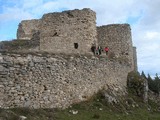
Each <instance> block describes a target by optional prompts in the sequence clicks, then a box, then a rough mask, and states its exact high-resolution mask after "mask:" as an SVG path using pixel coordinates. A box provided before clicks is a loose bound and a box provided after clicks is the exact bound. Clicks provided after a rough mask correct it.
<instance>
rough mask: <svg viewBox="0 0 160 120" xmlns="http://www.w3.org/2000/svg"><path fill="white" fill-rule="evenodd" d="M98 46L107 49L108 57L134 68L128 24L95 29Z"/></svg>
mask: <svg viewBox="0 0 160 120" xmlns="http://www.w3.org/2000/svg"><path fill="white" fill-rule="evenodd" d="M97 33H98V45H99V46H101V47H102V48H105V47H108V48H109V56H110V57H112V58H115V59H119V60H122V61H126V62H128V64H130V65H132V67H133V68H134V62H133V45H132V35H131V28H130V25H129V24H111V25H105V26H100V27H97Z"/></svg>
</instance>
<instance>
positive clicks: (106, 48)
mask: <svg viewBox="0 0 160 120" xmlns="http://www.w3.org/2000/svg"><path fill="white" fill-rule="evenodd" d="M104 51H105V52H106V55H108V51H109V48H108V47H105V48H104Z"/></svg>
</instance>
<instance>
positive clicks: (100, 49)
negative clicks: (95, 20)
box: [98, 46, 102, 55]
mask: <svg viewBox="0 0 160 120" xmlns="http://www.w3.org/2000/svg"><path fill="white" fill-rule="evenodd" d="M98 52H99V55H101V53H102V48H101V46H98Z"/></svg>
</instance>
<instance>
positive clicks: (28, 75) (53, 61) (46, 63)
mask: <svg viewBox="0 0 160 120" xmlns="http://www.w3.org/2000/svg"><path fill="white" fill-rule="evenodd" d="M95 20H96V14H95V12H94V11H92V10H91V9H86V8H85V9H82V10H77V9H76V10H70V11H64V12H62V13H48V14H45V15H44V16H43V17H42V18H41V19H39V20H27V21H22V22H21V23H20V24H19V27H18V30H17V40H15V41H16V42H15V43H14V47H15V44H16V45H19V43H21V42H22V41H25V43H28V42H29V41H34V42H33V43H34V44H35V45H36V46H35V47H36V52H35V49H34V46H32V47H30V48H28V46H27V47H23V46H20V47H18V49H15V50H14V49H8V48H9V47H8V46H7V44H3V43H4V42H1V44H0V48H1V50H2V51H3V52H1V53H0V106H1V107H2V108H13V107H30V108H66V107H68V106H70V105H71V104H73V103H78V102H80V101H84V100H87V99H89V98H90V97H91V96H92V95H93V94H95V93H96V92H97V91H98V90H100V89H102V88H105V89H107V88H108V87H109V86H113V87H114V89H115V90H116V91H121V90H123V89H122V88H124V87H125V86H126V81H127V74H128V72H130V71H132V70H134V69H135V70H136V69H137V68H135V67H136V64H137V63H136V51H135V49H134V53H133V46H132V39H131V29H130V26H129V25H128V24H113V25H106V26H101V27H96V22H95ZM19 39H20V40H19ZM17 41H18V42H17ZM19 41H21V42H19ZM26 41H27V42H26ZM11 43H12V44H13V42H11ZM22 43H23V42H22ZM22 43H21V45H22ZM29 43H30V44H32V42H29ZM12 44H11V45H10V47H12ZM30 44H29V45H30ZM2 45H3V46H2ZM93 45H95V46H96V47H97V46H101V47H102V48H104V47H106V46H108V47H109V49H110V50H109V53H108V56H106V54H105V52H104V51H102V54H101V55H100V56H95V55H94V54H93V53H92V51H91V47H92V46H93ZM1 46H2V47H1ZM106 58H107V59H106Z"/></svg>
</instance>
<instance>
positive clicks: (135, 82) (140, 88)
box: [127, 71, 145, 97]
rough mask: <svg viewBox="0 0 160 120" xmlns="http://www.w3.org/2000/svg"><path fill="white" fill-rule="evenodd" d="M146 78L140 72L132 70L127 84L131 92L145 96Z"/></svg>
mask: <svg viewBox="0 0 160 120" xmlns="http://www.w3.org/2000/svg"><path fill="white" fill-rule="evenodd" d="M144 80H145V79H144V78H143V77H141V75H140V74H139V73H138V72H135V71H132V72H130V73H128V76H127V86H128V90H129V92H132V93H133V94H134V95H137V96H140V97H142V96H143V93H144Z"/></svg>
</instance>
